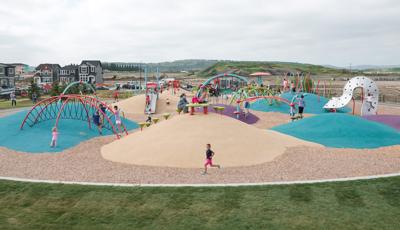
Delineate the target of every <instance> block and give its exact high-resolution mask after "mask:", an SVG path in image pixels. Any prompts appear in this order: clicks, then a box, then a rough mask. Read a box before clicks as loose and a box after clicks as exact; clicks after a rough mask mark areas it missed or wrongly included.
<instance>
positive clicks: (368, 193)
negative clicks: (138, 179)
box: [0, 177, 400, 229]
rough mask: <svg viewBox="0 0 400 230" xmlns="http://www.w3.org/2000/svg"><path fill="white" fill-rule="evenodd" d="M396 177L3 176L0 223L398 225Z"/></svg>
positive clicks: (399, 209) (217, 226) (199, 226)
mask: <svg viewBox="0 0 400 230" xmlns="http://www.w3.org/2000/svg"><path fill="white" fill-rule="evenodd" d="M399 224H400V177H396V178H385V179H377V180H368V181H356V182H339V183H324V184H313V185H282V186H259V187H236V188H235V187H221V188H140V187H138V188H121V187H96V186H80V185H54V184H34V183H21V182H9V181H0V227H1V229H39V228H40V229H71V228H74V229H399Z"/></svg>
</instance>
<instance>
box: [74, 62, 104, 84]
mask: <svg viewBox="0 0 400 230" xmlns="http://www.w3.org/2000/svg"><path fill="white" fill-rule="evenodd" d="M78 76H79V81H83V82H87V83H93V84H94V83H97V84H98V83H103V66H102V65H101V62H100V61H98V60H83V61H82V62H81V64H80V65H79V71H78Z"/></svg>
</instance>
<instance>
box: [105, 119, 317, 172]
mask: <svg viewBox="0 0 400 230" xmlns="http://www.w3.org/2000/svg"><path fill="white" fill-rule="evenodd" d="M207 143H210V144H211V145H212V149H213V150H214V152H215V153H216V155H215V157H214V161H215V163H217V164H221V165H222V166H224V167H234V166H248V165H255V164H261V163H264V162H268V161H272V160H273V159H274V158H275V157H277V156H279V155H281V154H282V153H284V152H285V150H286V148H287V147H292V146H320V145H318V144H314V143H311V142H306V141H302V140H299V139H297V138H294V137H290V136H287V135H284V134H280V133H278V132H275V131H270V130H263V129H258V128H256V127H253V126H250V125H247V124H245V123H243V122H240V121H237V120H235V119H232V118H229V117H226V116H221V115H217V114H212V113H211V114H209V115H200V114H198V115H194V116H190V115H188V114H185V115H176V116H173V117H172V118H171V119H170V120H167V121H164V122H161V123H158V124H156V125H152V126H150V127H149V128H146V129H144V130H143V131H142V132H135V133H132V134H130V135H128V136H126V137H124V138H122V139H121V140H117V141H115V142H112V143H110V144H108V145H105V146H103V147H102V149H101V153H102V156H103V157H104V158H105V159H108V160H110V161H114V162H121V163H129V164H135V165H148V166H165V167H181V168H199V167H202V165H203V162H204V159H205V146H206V144H207Z"/></svg>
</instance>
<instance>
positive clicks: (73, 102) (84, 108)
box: [20, 94, 128, 139]
mask: <svg viewBox="0 0 400 230" xmlns="http://www.w3.org/2000/svg"><path fill="white" fill-rule="evenodd" d="M100 105H102V106H103V107H105V112H103V111H102V110H101V109H100ZM96 111H98V112H99V113H100V115H101V116H102V117H103V128H105V129H108V130H110V131H111V132H113V133H114V134H115V135H116V137H117V139H119V138H120V135H119V133H118V132H117V129H116V128H115V126H114V123H113V117H114V116H115V115H114V114H115V111H114V109H113V108H112V107H111V106H108V105H107V104H106V103H104V102H103V101H100V100H99V99H97V98H95V97H91V96H86V95H77V94H70V95H63V94H61V95H59V96H54V97H50V98H47V99H44V100H42V101H40V102H38V103H37V104H36V105H34V106H33V107H32V109H31V110H29V112H28V113H27V114H26V116H25V118H24V120H23V121H22V124H21V126H20V129H21V130H22V129H23V128H24V126H25V125H28V126H30V127H33V126H34V125H37V124H39V123H40V122H43V121H48V120H56V121H55V125H54V126H55V127H58V124H59V121H60V120H66V119H71V120H81V121H87V122H88V126H89V128H91V127H92V125H91V116H90V115H91V114H94V113H95V112H96ZM121 128H122V132H124V133H125V134H126V135H128V131H127V129H126V127H125V125H123V124H122V126H121Z"/></svg>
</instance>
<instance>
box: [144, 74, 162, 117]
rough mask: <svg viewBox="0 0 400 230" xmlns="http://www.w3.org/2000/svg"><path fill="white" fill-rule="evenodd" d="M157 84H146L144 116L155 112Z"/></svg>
mask: <svg viewBox="0 0 400 230" xmlns="http://www.w3.org/2000/svg"><path fill="white" fill-rule="evenodd" d="M158 90H159V87H158V84H157V83H155V82H148V83H146V94H145V95H146V105H145V109H144V113H145V114H151V113H155V112H156V108H157V100H158Z"/></svg>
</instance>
